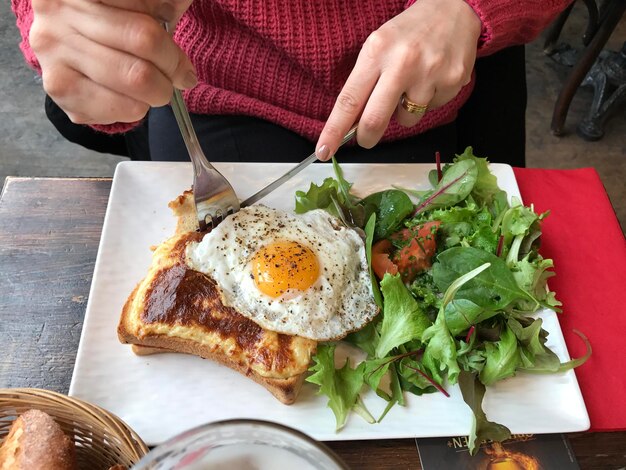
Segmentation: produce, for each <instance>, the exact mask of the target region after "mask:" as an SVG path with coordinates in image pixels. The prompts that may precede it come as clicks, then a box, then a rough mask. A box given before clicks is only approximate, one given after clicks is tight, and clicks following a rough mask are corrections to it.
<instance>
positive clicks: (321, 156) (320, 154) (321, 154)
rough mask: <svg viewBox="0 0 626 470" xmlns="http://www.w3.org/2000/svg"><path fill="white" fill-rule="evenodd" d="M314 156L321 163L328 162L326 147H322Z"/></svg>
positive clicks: (328, 153) (328, 152) (328, 151)
mask: <svg viewBox="0 0 626 470" xmlns="http://www.w3.org/2000/svg"><path fill="white" fill-rule="evenodd" d="M315 154H316V155H317V158H318V160H322V161H323V162H325V161H326V160H328V159H329V158H330V150H329V148H328V145H326V144H324V145H322V146H321V147H320V148H318V149H317V150H316V151H315Z"/></svg>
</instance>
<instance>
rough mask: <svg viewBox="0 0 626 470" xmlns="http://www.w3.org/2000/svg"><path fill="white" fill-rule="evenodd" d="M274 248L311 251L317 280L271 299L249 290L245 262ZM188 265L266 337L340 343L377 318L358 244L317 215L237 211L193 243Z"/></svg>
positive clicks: (335, 222)
mask: <svg viewBox="0 0 626 470" xmlns="http://www.w3.org/2000/svg"><path fill="white" fill-rule="evenodd" d="M279 241H295V242H297V243H299V244H301V245H303V246H305V247H308V248H309V249H311V250H312V251H313V252H314V253H315V254H316V256H317V260H318V263H319V272H320V274H319V277H318V278H317V280H316V281H315V283H314V284H313V285H312V286H311V287H309V288H308V289H306V290H304V291H293V290H291V291H287V292H286V293H285V294H283V295H281V296H280V297H278V298H272V297H270V296H268V295H265V294H264V293H262V292H261V291H259V289H258V288H257V286H256V285H255V282H254V279H253V278H254V276H253V275H252V269H251V260H252V258H253V257H254V255H255V254H256V252H257V251H258V250H259V249H261V248H263V247H264V246H266V245H269V244H271V243H274V242H279ZM186 261H187V264H188V265H189V266H190V267H191V268H192V269H194V270H196V271H200V272H203V273H205V274H207V275H208V276H210V277H211V278H212V279H213V280H215V282H216V283H217V285H218V288H219V289H220V292H221V295H222V301H223V303H224V304H225V305H227V306H230V307H233V308H235V309H236V310H237V311H238V312H239V313H241V314H242V315H244V316H245V317H247V318H249V319H251V320H253V321H254V322H256V323H257V324H259V325H260V326H262V327H263V328H266V329H268V330H271V331H277V332H279V333H286V334H291V335H298V336H302V337H305V338H309V339H313V340H317V341H327V340H331V339H340V338H342V337H344V336H345V335H347V334H348V333H350V332H351V331H356V330H358V329H360V328H362V327H363V326H365V325H366V324H367V323H368V322H369V321H371V320H372V318H374V317H375V316H376V314H377V313H378V307H377V306H376V304H375V302H374V297H373V294H372V287H371V282H370V278H369V273H368V268H367V261H366V258H365V246H364V243H363V240H362V239H361V238H360V237H359V235H358V234H357V233H356V232H355V231H354V230H352V229H349V228H347V227H345V226H343V224H341V222H340V221H339V220H337V219H335V218H334V217H332V216H331V215H330V214H328V213H327V212H325V211H323V210H314V211H310V212H307V213H305V214H302V215H295V214H289V213H286V212H283V211H279V210H276V209H271V208H268V207H266V206H263V205H254V206H250V207H246V208H243V209H241V210H240V211H239V212H237V213H236V214H234V215H232V216H230V217H228V218H227V219H226V220H224V221H223V222H222V223H221V224H220V225H218V226H217V228H216V229H214V230H213V231H211V232H209V233H207V234H206V235H205V236H204V238H203V239H202V241H201V242H199V243H191V244H190V245H189V246H188V247H187V251H186Z"/></svg>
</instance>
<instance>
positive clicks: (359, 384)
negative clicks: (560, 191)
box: [296, 147, 591, 453]
mask: <svg viewBox="0 0 626 470" xmlns="http://www.w3.org/2000/svg"><path fill="white" fill-rule="evenodd" d="M333 166H334V170H335V177H334V178H327V179H326V180H324V182H323V183H322V184H321V185H316V184H311V187H310V188H309V190H308V191H307V192H304V191H298V192H297V193H296V212H297V213H303V212H306V211H309V210H312V209H325V210H327V211H328V212H330V213H332V214H333V215H335V216H337V217H339V218H340V219H341V220H342V221H343V222H344V223H345V224H346V225H348V226H350V227H353V228H354V229H355V230H357V231H359V233H361V234H362V236H363V238H364V239H365V248H366V256H367V260H368V265H369V268H370V276H371V280H372V290H373V292H374V297H375V299H376V303H377V304H378V306H379V307H380V310H381V313H380V314H379V315H378V316H377V317H376V318H375V320H374V321H372V322H371V323H369V324H368V325H367V326H366V327H365V328H363V329H362V330H360V331H357V332H355V333H352V334H350V335H349V336H348V337H346V338H345V341H348V342H349V343H351V344H352V345H354V346H356V347H358V348H360V349H361V350H363V352H364V353H365V354H366V355H367V358H366V359H365V360H364V361H363V362H360V363H359V364H358V365H354V364H351V363H350V361H347V362H346V363H345V365H344V366H343V367H342V368H340V369H337V368H335V357H334V355H335V348H336V344H335V343H322V344H320V345H319V346H318V349H317V353H316V355H315V356H314V358H313V359H314V364H313V365H312V367H311V369H310V370H311V372H312V374H311V375H310V376H309V377H308V378H307V380H308V381H309V382H312V383H314V384H317V385H319V393H321V394H324V395H326V396H327V397H328V406H329V407H330V408H331V410H332V412H333V413H334V415H335V418H336V422H337V430H339V429H341V428H342V427H343V426H344V425H345V423H346V420H347V418H348V415H349V414H350V413H351V412H352V411H354V412H356V413H357V414H359V415H360V416H362V417H363V418H364V419H366V420H368V421H369V422H372V423H373V422H376V421H380V420H382V419H383V418H384V416H385V415H386V414H387V412H388V411H389V409H390V408H391V407H392V406H394V405H396V404H397V405H400V406H403V405H404V404H405V393H407V392H408V393H413V394H416V395H421V394H424V393H443V394H445V395H447V392H446V388H447V387H449V386H452V385H454V384H457V383H458V384H459V386H460V389H461V393H462V395H463V399H464V400H465V402H466V403H467V405H468V406H469V407H470V408H471V410H472V411H473V415H474V420H473V425H472V428H471V430H468V431H469V434H470V439H469V445H470V451H471V452H472V453H475V452H476V450H477V448H478V446H479V445H480V443H481V442H483V441H486V440H494V441H502V440H504V439H507V438H508V437H510V432H509V430H508V428H506V427H505V426H504V425H502V424H498V423H494V422H491V421H489V420H488V419H487V417H486V415H485V413H484V411H483V409H482V400H483V396H484V394H485V387H486V386H489V385H491V384H494V383H495V382H497V381H499V380H503V379H506V378H507V377H511V376H514V375H515V374H516V373H517V372H520V371H522V372H527V373H538V374H542V373H554V372H562V371H565V370H568V369H571V368H574V367H576V366H578V365H580V364H582V363H583V362H585V361H586V359H587V358H588V357H589V355H590V354H591V347H590V345H589V342H588V341H587V340H586V338H584V336H582V335H581V336H582V337H583V339H584V340H585V342H586V344H587V349H588V350H587V354H586V355H585V356H584V357H582V358H579V359H575V360H571V361H569V362H566V363H561V362H560V360H559V359H558V357H557V356H556V354H555V353H554V352H552V351H551V350H550V349H549V348H547V347H546V346H545V343H546V338H547V335H548V333H547V332H546V331H545V330H544V329H543V328H542V320H541V319H540V318H535V317H533V313H534V312H536V311H537V310H538V309H540V308H548V309H552V310H555V311H557V312H558V311H560V310H559V306H560V303H559V302H558V300H557V299H556V297H555V294H554V292H551V291H550V290H549V289H548V288H547V285H546V280H547V279H548V278H549V277H550V276H552V275H553V272H552V271H550V268H552V266H553V264H552V260H550V259H544V258H543V257H542V256H541V255H540V254H539V252H538V250H537V249H538V246H539V239H540V238H539V237H540V235H541V221H542V220H543V219H544V218H545V217H546V216H547V215H548V213H543V214H536V213H535V212H534V210H533V207H532V206H530V207H525V206H523V205H522V204H521V202H520V201H519V200H515V199H513V201H512V203H511V204H509V202H508V198H507V195H506V193H505V192H504V191H503V190H501V189H500V188H499V187H498V184H497V180H496V177H495V176H494V175H493V174H492V173H491V172H490V171H489V166H488V162H487V160H486V159H484V158H479V157H476V156H474V155H473V153H472V148H471V147H468V148H467V149H466V151H465V152H464V153H463V154H462V155H457V156H456V158H455V159H454V162H453V163H452V164H446V165H444V166H443V168H438V169H437V170H433V171H431V172H430V174H429V181H430V183H431V185H432V189H431V190H428V191H415V190H412V189H410V188H408V189H407V188H391V189H388V190H385V191H381V192H378V193H375V194H371V195H369V196H367V197H365V198H363V199H360V198H357V197H356V196H354V195H353V194H352V193H351V187H352V184H351V183H349V182H348V181H346V180H345V179H344V177H343V173H342V171H341V168H340V167H339V165H338V164H337V162H336V161H335V160H334V159H333ZM414 201H416V202H414ZM384 376H387V380H385V381H384V382H385V383H388V384H389V385H388V386H385V387H383V386H382V385H381V383H382V382H383V381H382V379H383V377H384ZM368 388H371V389H372V390H374V391H375V392H376V394H377V395H378V396H379V397H380V398H381V399H382V400H386V401H387V402H388V405H387V406H386V408H385V411H384V412H383V413H382V416H379V417H374V416H372V415H371V413H369V411H368V410H367V409H366V407H365V405H364V402H363V400H362V398H361V395H362V394H363V393H365V392H366V391H367V389H368Z"/></svg>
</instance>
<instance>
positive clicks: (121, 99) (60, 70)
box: [42, 66, 149, 124]
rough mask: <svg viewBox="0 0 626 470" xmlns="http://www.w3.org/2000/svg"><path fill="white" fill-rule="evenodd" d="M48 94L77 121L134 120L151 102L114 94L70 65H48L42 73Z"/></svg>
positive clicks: (137, 118)
mask: <svg viewBox="0 0 626 470" xmlns="http://www.w3.org/2000/svg"><path fill="white" fill-rule="evenodd" d="M42 80H43V87H44V90H46V93H48V95H50V97H51V98H52V99H53V100H54V101H55V102H56V103H57V104H58V105H59V107H60V108H61V109H63V110H64V111H65V112H66V113H67V115H68V116H69V118H70V119H71V120H72V122H75V123H76V124H112V123H115V122H135V121H139V120H141V119H142V118H143V117H144V116H145V115H146V113H147V112H148V109H149V107H148V105H147V104H145V103H141V102H139V101H137V100H134V99H132V98H130V97H128V96H123V95H120V94H119V93H115V92H113V91H111V90H109V89H108V88H105V87H103V86H101V85H99V84H97V83H94V82H93V81H91V80H90V79H88V78H87V77H85V76H84V75H82V74H80V73H79V72H77V71H76V70H73V69H71V68H69V67H67V66H54V67H46V68H44V69H43V73H42Z"/></svg>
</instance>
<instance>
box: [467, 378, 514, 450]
mask: <svg viewBox="0 0 626 470" xmlns="http://www.w3.org/2000/svg"><path fill="white" fill-rule="evenodd" d="M459 386H460V388H461V394H462V395H463V400H464V401H465V403H467V406H469V407H470V409H471V410H472V413H473V414H474V417H473V419H472V428H471V430H470V435H469V443H468V448H469V451H470V454H471V455H476V452H477V451H478V449H479V447H480V444H482V443H483V442H486V441H496V442H502V441H504V440H506V439H509V438H510V437H511V431H509V429H508V428H507V427H506V426H503V425H501V424H498V423H494V422H492V421H489V420H488V419H487V415H486V414H485V412H484V411H483V406H482V403H483V397H484V396H485V391H486V389H485V386H484V385H483V384H482V383H480V381H479V380H478V378H477V376H476V374H472V373H470V372H466V371H461V373H460V374H459Z"/></svg>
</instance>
